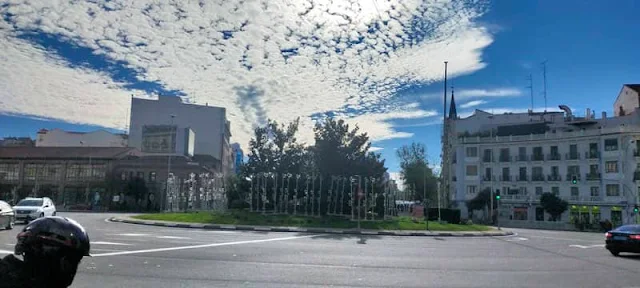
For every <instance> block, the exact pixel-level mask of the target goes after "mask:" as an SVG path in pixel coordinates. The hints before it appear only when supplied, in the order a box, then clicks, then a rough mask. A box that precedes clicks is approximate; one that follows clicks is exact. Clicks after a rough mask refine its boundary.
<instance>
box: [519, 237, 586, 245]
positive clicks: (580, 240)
mask: <svg viewBox="0 0 640 288" xmlns="http://www.w3.org/2000/svg"><path fill="white" fill-rule="evenodd" d="M529 237H531V238H544V239H552V240H565V241H579V242H592V243H593V242H595V241H594V240H584V239H572V238H558V237H546V236H529Z"/></svg>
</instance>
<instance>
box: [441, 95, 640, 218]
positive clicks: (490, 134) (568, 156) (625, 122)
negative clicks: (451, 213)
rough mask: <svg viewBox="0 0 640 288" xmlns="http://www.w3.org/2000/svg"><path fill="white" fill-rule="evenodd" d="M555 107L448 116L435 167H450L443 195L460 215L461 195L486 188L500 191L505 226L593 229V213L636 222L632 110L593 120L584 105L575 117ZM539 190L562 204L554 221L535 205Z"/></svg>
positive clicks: (637, 146)
mask: <svg viewBox="0 0 640 288" xmlns="http://www.w3.org/2000/svg"><path fill="white" fill-rule="evenodd" d="M561 109H563V110H564V112H544V113H533V112H529V113H508V114H500V115H493V114H491V113H487V112H485V111H481V110H476V112H475V113H474V114H473V115H472V116H470V117H468V118H464V119H455V120H451V121H450V123H449V125H450V126H453V127H450V129H451V131H450V133H455V137H453V139H452V140H451V141H450V143H449V144H450V145H451V148H450V151H451V154H450V159H451V160H450V161H449V162H448V163H446V164H447V166H443V167H445V168H448V169H449V171H450V175H449V178H448V181H449V182H450V183H451V188H450V197H451V198H450V200H451V202H452V203H453V204H454V206H456V207H458V208H460V209H461V211H462V216H463V218H467V217H469V214H468V211H467V209H466V202H467V201H469V200H471V199H473V198H474V197H475V196H477V195H478V193H479V192H480V191H482V190H487V189H488V190H489V191H491V192H493V193H492V195H496V193H500V195H501V198H500V201H499V206H498V209H496V210H497V211H496V212H495V213H496V214H497V217H498V220H499V221H501V222H502V223H509V225H513V226H520V227H550V226H557V227H558V228H563V229H566V228H573V227H578V226H577V225H580V224H582V225H585V227H587V228H588V227H591V228H594V229H596V228H597V227H598V224H599V222H600V221H601V220H609V221H611V222H613V223H614V224H618V225H619V224H627V223H636V222H637V221H638V215H636V214H634V212H633V208H634V206H635V205H638V204H640V203H639V201H640V193H639V191H640V189H639V188H638V185H639V184H638V183H637V182H636V180H637V179H638V176H640V174H639V172H640V166H638V163H640V161H639V160H640V157H639V156H640V154H639V153H638V151H640V113H639V110H637V109H636V110H634V111H631V112H630V113H627V114H625V115H624V116H618V117H610V118H607V117H606V114H605V113H603V114H602V118H598V119H596V117H595V113H594V112H592V111H589V110H587V111H586V113H585V116H584V117H576V116H574V115H573V113H572V111H571V110H570V109H569V108H568V107H566V106H561ZM449 136H451V135H449ZM443 150H444V149H443ZM546 192H551V193H553V194H556V195H557V196H559V197H560V198H562V199H565V200H567V201H568V203H569V209H568V211H566V212H565V213H564V214H563V215H562V216H561V217H560V219H559V221H553V223H549V221H550V216H549V215H548V214H547V213H545V211H544V210H543V209H542V207H541V205H540V196H541V195H542V194H543V193H546ZM492 198H494V197H492ZM494 199H495V198H494ZM476 214H480V216H478V215H476ZM487 214H488V211H484V213H474V216H476V217H488V215H487ZM494 217H495V216H494ZM485 219H486V218H485Z"/></svg>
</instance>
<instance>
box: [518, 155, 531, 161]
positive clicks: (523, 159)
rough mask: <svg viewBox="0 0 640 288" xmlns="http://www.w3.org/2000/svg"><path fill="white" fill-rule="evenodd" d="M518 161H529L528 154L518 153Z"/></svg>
mask: <svg viewBox="0 0 640 288" xmlns="http://www.w3.org/2000/svg"><path fill="white" fill-rule="evenodd" d="M516 161H518V162H526V161H529V159H528V157H527V155H518V156H516Z"/></svg>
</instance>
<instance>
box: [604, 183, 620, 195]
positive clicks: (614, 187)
mask: <svg viewBox="0 0 640 288" xmlns="http://www.w3.org/2000/svg"><path fill="white" fill-rule="evenodd" d="M607 196H613V197H615V196H620V185H618V184H607Z"/></svg>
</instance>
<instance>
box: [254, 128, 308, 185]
mask: <svg viewBox="0 0 640 288" xmlns="http://www.w3.org/2000/svg"><path fill="white" fill-rule="evenodd" d="M298 126H299V119H296V120H295V121H293V122H291V123H289V124H288V125H284V124H278V122H276V121H273V120H269V121H268V123H267V125H266V126H264V127H257V128H256V129H255V130H254V137H253V138H252V139H251V141H250V142H249V150H250V153H249V157H248V158H249V159H248V161H247V163H246V164H245V165H244V166H245V167H244V173H243V174H245V175H248V174H256V173H259V172H273V173H278V174H283V173H298V172H299V170H300V169H301V166H302V163H303V159H304V154H305V148H304V145H302V144H299V143H297V138H296V133H297V132H298Z"/></svg>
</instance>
